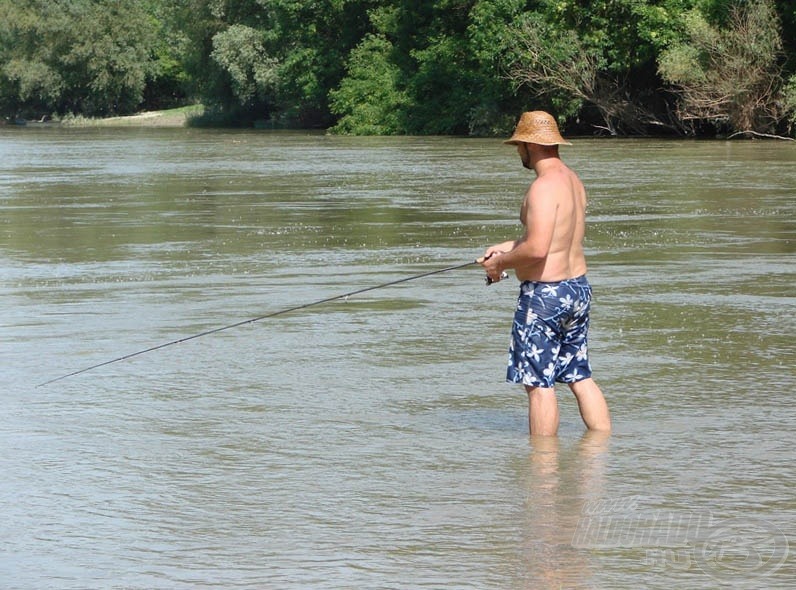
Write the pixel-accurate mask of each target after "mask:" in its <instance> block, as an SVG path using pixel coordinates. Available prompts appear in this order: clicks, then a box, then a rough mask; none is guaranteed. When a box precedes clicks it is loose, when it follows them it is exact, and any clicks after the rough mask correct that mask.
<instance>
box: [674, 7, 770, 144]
mask: <svg viewBox="0 0 796 590" xmlns="http://www.w3.org/2000/svg"><path fill="white" fill-rule="evenodd" d="M714 8H715V7H714ZM684 22H685V25H686V30H687V33H688V39H687V41H684V42H682V43H679V44H675V45H672V46H671V47H670V48H669V49H667V50H665V51H664V52H663V53H662V54H661V57H660V61H659V68H660V72H661V75H662V76H663V77H664V78H665V79H666V80H667V81H668V82H670V83H671V84H675V85H676V86H677V88H678V94H679V96H680V108H681V117H682V118H684V119H692V120H703V121H709V122H711V123H714V124H717V125H719V126H727V127H728V130H730V131H732V130H738V131H753V132H758V133H766V132H771V131H772V130H773V128H774V127H775V126H776V123H777V122H778V120H779V118H780V117H781V112H780V110H781V106H780V104H781V100H780V97H781V87H782V84H783V80H782V77H781V65H780V62H779V58H780V52H781V50H782V38H781V34H780V24H779V20H778V17H777V14H776V12H775V10H774V5H773V2H772V0H751V1H750V2H749V3H744V4H734V5H732V6H731V7H730V12H729V14H728V16H727V21H725V23H724V26H722V27H719V26H718V25H714V24H711V22H710V21H709V20H708V18H707V17H705V16H704V15H703V14H702V13H701V12H699V11H698V10H693V11H691V12H689V13H688V14H687V15H686V18H685V21H684Z"/></svg>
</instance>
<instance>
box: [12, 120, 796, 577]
mask: <svg viewBox="0 0 796 590" xmlns="http://www.w3.org/2000/svg"><path fill="white" fill-rule="evenodd" d="M573 143H574V145H573V146H572V147H564V148H562V156H563V158H564V160H565V161H566V162H567V163H568V164H570V165H571V166H572V167H573V168H574V169H575V170H577V171H578V172H579V173H580V175H581V177H582V178H583V180H584V182H585V184H586V185H587V188H588V190H589V194H590V206H589V225H588V230H587V240H586V249H587V256H588V260H589V265H590V270H589V276H590V280H591V282H592V285H593V287H594V308H593V315H592V331H591V335H590V338H591V342H590V345H591V346H590V349H591V357H592V364H593V367H594V372H595V373H594V374H595V378H596V380H597V381H598V383H599V384H600V385H601V387H602V389H603V391H604V392H605V394H606V397H607V399H608V402H609V405H610V408H611V411H612V418H613V423H614V432H613V433H612V434H611V435H610V436H608V437H606V436H600V435H592V434H588V433H584V430H583V426H582V423H581V421H580V418H579V416H578V412H577V406H576V405H575V403H574V400H573V398H572V395H571V394H570V393H569V391H568V390H567V389H566V388H562V389H561V390H560V391H559V401H560V405H561V416H562V421H561V428H560V432H559V436H558V437H556V438H553V439H532V438H531V437H529V435H528V430H527V399H526V397H525V394H524V393H523V392H522V390H521V388H518V387H517V386H511V385H508V384H506V383H505V382H504V376H505V363H506V358H507V357H506V349H507V345H508V334H509V329H510V321H511V313H512V310H513V306H514V301H515V298H516V294H517V293H516V291H517V284H516V281H515V280H514V279H513V278H512V279H511V280H507V281H502V282H500V283H498V284H495V285H492V286H489V287H487V286H485V284H484V280H483V273H482V271H481V269H480V268H479V267H477V266H470V267H464V268H460V269H457V270H451V271H446V272H443V273H440V274H435V275H431V276H427V277H422V278H418V279H412V280H409V281H406V282H402V283H399V284H396V285H392V286H388V287H384V288H378V289H374V290H371V291H368V292H365V293H362V294H358V295H354V296H351V297H347V298H340V299H336V300H334V301H330V302H328V303H323V304H319V305H312V306H310V307H307V308H304V309H300V310H296V311H293V312H290V313H285V314H281V315H278V316H277V317H267V318H264V319H261V320H258V321H256V322H250V323H245V324H243V325H240V326H237V327H235V328H232V329H228V330H224V331H221V332H217V333H213V334H209V335H206V336H202V337H200V338H195V339H192V340H190V341H186V342H182V343H180V344H175V345H170V346H167V347H165V348H161V349H158V350H154V351H151V352H148V353H146V354H141V355H138V356H135V357H133V358H129V359H126V360H122V361H118V362H113V363H110V364H107V365H104V366H101V367H98V368H96V369H92V370H90V371H86V372H83V373H80V374H77V375H73V376H70V377H67V378H65V379H61V380H58V381H55V382H52V383H49V384H46V385H43V383H45V382H47V381H50V380H52V379H57V378H58V377H60V376H63V375H65V374H68V373H71V372H74V371H79V370H82V369H84V368H87V367H90V366H94V365H97V364H101V363H104V362H106V361H109V360H113V359H116V358H119V357H122V356H126V355H128V354H131V353H135V352H137V351H140V350H143V349H147V348H150V347H156V346H159V345H161V344H164V343H168V342H172V341H175V340H178V339H182V338H184V337H187V336H190V335H195V334H198V333H203V332H205V331H209V330H214V329H216V328H218V327H224V326H227V325H232V324H236V323H238V322H244V321H246V320H248V319H253V318H260V317H262V316H266V315H270V314H273V313H275V312H279V311H280V310H285V309H288V308H291V307H294V306H302V305H304V304H310V303H314V302H317V301H320V300H323V299H326V298H332V297H336V296H338V295H342V294H345V293H348V292H353V291H355V290H359V289H364V288H368V287H372V286H378V285H381V284H385V283H388V282H393V281H397V280H400V279H404V278H409V279H411V278H412V277H414V276H416V275H420V274H424V273H427V272H431V271H434V270H438V269H444V268H448V267H450V266H457V265H461V264H464V263H467V262H469V261H471V260H473V259H474V258H475V257H477V256H479V255H480V254H481V253H482V252H483V249H484V248H485V247H486V246H487V245H489V244H492V243H495V242H498V241H503V240H506V239H509V238H514V237H516V236H517V235H518V232H519V231H520V229H519V225H518V221H517V215H518V208H519V202H520V198H521V196H522V194H523V192H524V190H525V188H526V187H527V184H528V182H529V181H530V180H531V174H530V173H529V172H528V171H526V170H524V169H522V168H521V166H520V165H519V162H518V158H517V156H516V153H515V151H514V149H513V148H512V147H510V146H504V145H502V144H501V143H500V141H498V140H491V139H456V138H443V137H434V138H405V137H404V138H346V137H330V136H325V135H322V134H316V133H294V132H262V131H260V132H250V131H211V130H190V129H165V130H157V129H141V130H137V129H58V128H32V127H31V128H21V129H20V128H8V127H6V128H3V127H0V279H1V280H0V309H1V310H2V315H3V317H2V320H1V321H0V326H1V327H0V359H2V361H1V362H2V375H0V396H2V397H0V400H2V406H3V411H2V412H0V465H2V473H3V477H2V479H0V580H2V582H1V583H0V585H2V587H3V588H5V589H7V590H10V589H40V588H69V589H72V588H74V589H77V588H81V589H82V588H90V589H94V588H97V589H106V588H126V589H129V588H135V589H159V588H163V589H188V588H225V589H242V588H246V589H261V588H280V589H291V588H340V589H342V588H368V589H378V588H385V589H386V588H446V589H458V588H473V589H487V588H488V589H513V588H522V589H546V588H553V589H559V588H576V589H606V590H608V589H610V590H616V589H623V588H627V589H638V588H647V589H654V588H660V589H667V590H668V589H670V588H690V589H701V588H705V589H707V588H715V587H717V586H718V585H721V584H729V585H731V586H732V587H737V588H763V587H765V588H791V587H792V586H793V580H794V579H796V562H795V561H794V556H793V555H794V551H795V550H796V547H794V541H795V540H796V494H794V491H793V490H794V489H796V462H794V450H793V448H794V443H796V437H794V434H793V431H794V424H796V405H795V404H794V403H793V395H794V386H795V385H796V370H795V369H794V364H795V361H796V344H794V336H793V334H794V332H795V331H796V295H794V291H793V289H794V284H795V283H796V281H795V280H794V279H796V265H794V258H795V256H794V255H795V254H796V145H794V144H793V143H783V142H768V141H732V142H726V141H684V140H683V141H681V140H668V141H663V140H647V139H575V141H574V142H573Z"/></svg>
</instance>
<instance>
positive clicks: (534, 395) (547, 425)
mask: <svg viewBox="0 0 796 590" xmlns="http://www.w3.org/2000/svg"><path fill="white" fill-rule="evenodd" d="M525 391H527V392H528V427H529V428H530V430H531V434H532V435H539V436H555V435H556V433H557V432H558V400H556V390H555V389H554V388H552V387H530V386H527V385H526V386H525Z"/></svg>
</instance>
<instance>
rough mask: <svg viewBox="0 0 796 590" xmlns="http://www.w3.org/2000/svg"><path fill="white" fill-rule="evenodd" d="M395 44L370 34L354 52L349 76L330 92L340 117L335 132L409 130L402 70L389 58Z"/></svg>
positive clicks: (361, 133) (368, 132)
mask: <svg viewBox="0 0 796 590" xmlns="http://www.w3.org/2000/svg"><path fill="white" fill-rule="evenodd" d="M392 51H393V46H392V44H391V43H390V42H389V41H388V40H387V39H385V38H384V37H383V36H378V35H369V36H367V37H365V39H364V40H363V41H362V43H361V44H360V45H359V46H358V47H357V48H355V49H354V50H353V51H352V52H351V56H350V58H349V60H348V66H347V76H346V77H345V78H344V79H343V81H342V83H341V85H340V87H339V88H338V89H336V90H332V91H331V108H332V112H333V113H334V114H335V115H337V116H338V117H339V119H338V121H337V124H336V125H335V126H334V127H333V128H332V131H334V132H335V133H341V134H352V135H396V134H404V133H406V132H407V126H406V124H405V122H404V121H403V116H402V113H403V112H404V109H405V107H406V104H407V102H408V97H407V95H406V92H405V90H403V89H402V88H401V86H400V83H401V71H400V69H399V68H398V66H396V65H395V64H394V63H392V62H391V60H390V55H391V53H392Z"/></svg>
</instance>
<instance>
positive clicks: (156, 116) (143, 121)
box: [0, 104, 205, 127]
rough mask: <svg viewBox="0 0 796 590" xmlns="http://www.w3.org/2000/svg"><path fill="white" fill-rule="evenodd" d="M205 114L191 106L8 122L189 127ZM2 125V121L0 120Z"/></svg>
mask: <svg viewBox="0 0 796 590" xmlns="http://www.w3.org/2000/svg"><path fill="white" fill-rule="evenodd" d="M204 113H205V107H204V105H200V104H199V105H190V106H187V107H180V108H177V109H166V110H162V111H143V112H140V113H136V114H135V115H126V116H122V117H101V118H95V117H84V116H82V115H77V116H74V115H70V116H66V117H63V118H61V119H52V120H47V121H36V120H30V121H26V120H17V121H13V120H12V121H8V122H7V123H8V124H9V125H18V126H27V125H60V126H63V127H187V126H188V122H189V121H190V120H191V119H193V118H197V117H201V116H202V115H203V114H204ZM0 123H2V121H1V120H0Z"/></svg>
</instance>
